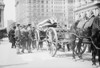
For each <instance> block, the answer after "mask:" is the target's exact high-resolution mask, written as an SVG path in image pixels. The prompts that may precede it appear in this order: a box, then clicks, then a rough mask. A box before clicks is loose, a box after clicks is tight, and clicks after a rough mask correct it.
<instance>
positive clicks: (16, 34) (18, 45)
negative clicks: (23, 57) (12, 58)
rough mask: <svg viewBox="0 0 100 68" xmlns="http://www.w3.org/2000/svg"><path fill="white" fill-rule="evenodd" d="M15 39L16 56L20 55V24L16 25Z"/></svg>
mask: <svg viewBox="0 0 100 68" xmlns="http://www.w3.org/2000/svg"><path fill="white" fill-rule="evenodd" d="M15 39H16V48H17V54H19V53H20V45H21V31H20V24H17V27H16V30H15Z"/></svg>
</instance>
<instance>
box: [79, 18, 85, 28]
mask: <svg viewBox="0 0 100 68" xmlns="http://www.w3.org/2000/svg"><path fill="white" fill-rule="evenodd" d="M85 23H86V20H84V19H83V20H81V21H80V22H79V23H78V25H77V28H83V26H84V24H85Z"/></svg>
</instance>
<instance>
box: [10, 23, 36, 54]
mask: <svg viewBox="0 0 100 68" xmlns="http://www.w3.org/2000/svg"><path fill="white" fill-rule="evenodd" d="M8 37H9V41H10V42H11V43H12V46H11V48H16V49H17V54H20V53H24V50H25V49H26V50H27V51H28V53H31V52H32V48H33V49H34V48H35V47H36V45H35V42H36V40H35V28H34V27H32V25H31V24H28V25H23V26H21V25H20V24H17V25H16V26H14V27H13V28H12V29H11V30H10V31H9V34H8Z"/></svg>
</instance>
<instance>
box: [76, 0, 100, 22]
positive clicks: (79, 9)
mask: <svg viewBox="0 0 100 68" xmlns="http://www.w3.org/2000/svg"><path fill="white" fill-rule="evenodd" d="M74 4H75V9H74V12H75V18H74V19H75V21H77V20H78V19H82V18H83V17H84V16H87V17H90V16H91V13H93V14H94V15H95V16H97V15H98V14H99V13H100V0H74Z"/></svg>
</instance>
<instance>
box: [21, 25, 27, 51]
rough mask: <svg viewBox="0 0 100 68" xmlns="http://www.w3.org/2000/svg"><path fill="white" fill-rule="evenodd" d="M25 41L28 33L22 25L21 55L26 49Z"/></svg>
mask: <svg viewBox="0 0 100 68" xmlns="http://www.w3.org/2000/svg"><path fill="white" fill-rule="evenodd" d="M27 41H28V32H27V27H26V26H25V25H24V26H23V28H22V30H21V45H22V51H21V52H22V53H24V50H25V48H27V46H26V43H27Z"/></svg>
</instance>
